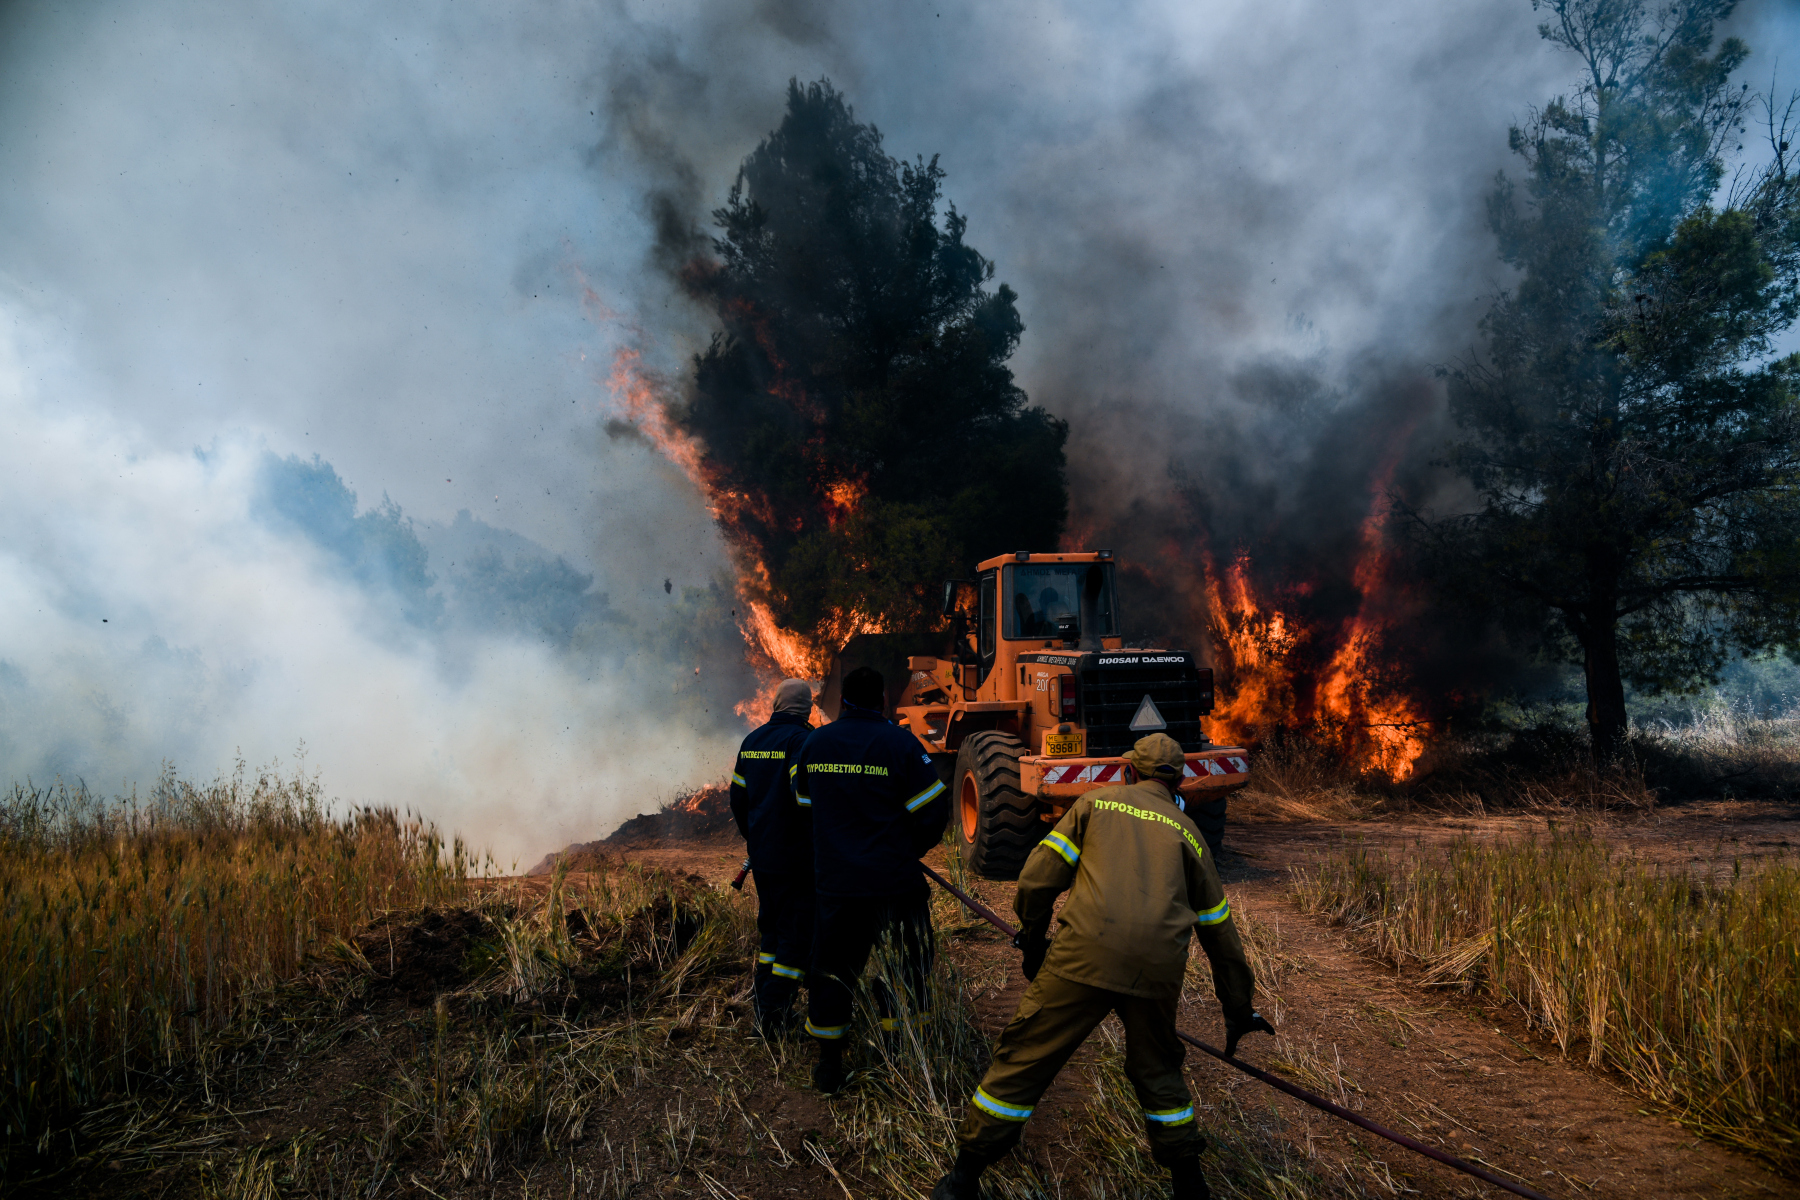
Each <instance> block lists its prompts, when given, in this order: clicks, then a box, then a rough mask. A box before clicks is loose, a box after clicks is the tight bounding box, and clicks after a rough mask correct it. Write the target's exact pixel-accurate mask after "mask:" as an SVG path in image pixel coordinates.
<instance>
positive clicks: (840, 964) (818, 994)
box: [806, 890, 936, 1041]
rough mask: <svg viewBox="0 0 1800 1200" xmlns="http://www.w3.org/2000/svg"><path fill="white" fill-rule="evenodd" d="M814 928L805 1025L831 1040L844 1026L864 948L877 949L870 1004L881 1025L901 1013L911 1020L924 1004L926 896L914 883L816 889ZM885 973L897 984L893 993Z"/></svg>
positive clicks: (929, 947) (931, 950) (923, 1014)
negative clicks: (858, 890)
mask: <svg viewBox="0 0 1800 1200" xmlns="http://www.w3.org/2000/svg"><path fill="white" fill-rule="evenodd" d="M818 920H819V932H818V937H817V939H816V940H815V941H814V943H813V970H812V981H811V983H810V984H809V985H808V989H807V992H808V999H807V1021H806V1032H808V1033H810V1034H812V1035H813V1036H814V1037H816V1038H819V1039H820V1040H822V1041H838V1040H840V1039H842V1038H843V1037H844V1035H845V1034H847V1033H849V1032H850V1014H851V1009H852V1008H853V1006H854V1004H855V997H856V981H857V980H859V979H861V978H862V973H863V967H864V966H865V965H867V963H868V961H869V951H870V950H875V951H876V954H877V963H876V978H875V987H874V992H875V1007H876V1010H877V1012H878V1013H879V1014H880V1017H881V1027H882V1028H883V1029H886V1030H894V1029H898V1028H899V1027H900V1021H901V1019H902V1018H901V1014H902V1013H910V1014H911V1015H912V1018H913V1019H914V1020H924V1019H925V1018H927V1017H929V1016H930V1015H931V1014H930V1012H929V1011H927V1009H926V1005H927V1004H928V1003H929V1001H928V999H927V995H928V993H927V992H926V984H927V982H928V980H929V979H930V977H931V964H932V961H933V959H934V957H935V954H936V947H935V945H934V944H933V942H932V935H931V903H930V897H929V896H928V895H927V894H926V893H925V892H924V891H923V890H920V891H918V892H916V893H914V892H909V893H906V894H904V895H900V896H820V897H819V916H818ZM890 980H892V981H893V982H895V983H898V984H899V986H900V988H901V989H902V990H903V991H904V992H905V996H904V997H897V996H896V995H895V994H894V989H893V987H892V986H891V985H890V982H889V981H890Z"/></svg>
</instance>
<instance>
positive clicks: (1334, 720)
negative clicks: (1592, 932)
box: [607, 348, 1429, 780]
mask: <svg viewBox="0 0 1800 1200" xmlns="http://www.w3.org/2000/svg"><path fill="white" fill-rule="evenodd" d="M607 385H608V389H609V391H610V392H611V394H612V399H613V405H614V407H615V409H616V410H617V412H618V415H619V416H621V417H623V418H624V419H625V420H627V421H629V422H631V423H632V424H633V425H635V426H636V428H637V429H638V430H639V431H640V432H641V433H642V434H643V436H644V437H645V438H646V439H648V440H649V442H650V443H651V444H652V445H654V446H655V447H656V448H657V450H658V451H660V452H661V453H662V455H663V456H664V457H665V458H667V459H668V461H669V462H670V463H671V464H673V465H674V466H675V467H677V468H678V469H679V470H680V471H681V472H682V473H683V474H684V475H685V476H686V477H687V478H688V480H689V481H690V482H692V484H693V485H694V486H695V488H697V489H698V490H699V492H700V494H701V496H702V497H703V498H704V500H705V503H706V505H707V509H708V511H709V512H710V513H711V514H712V516H713V517H714V519H715V520H719V521H721V522H722V523H726V524H729V519H730V518H731V517H732V516H734V515H735V514H738V513H745V512H749V513H754V512H755V511H756V507H757V505H758V504H759V498H758V497H756V496H753V495H748V494H745V493H742V492H739V491H735V490H732V489H729V488H726V487H723V486H721V484H720V481H719V480H717V479H715V478H713V477H711V476H710V475H709V473H708V471H707V469H706V458H705V454H704V451H703V448H702V446H701V445H700V443H699V442H698V441H697V440H696V439H695V438H693V437H692V436H691V435H689V434H687V433H686V432H684V431H683V430H681V429H680V428H679V427H678V426H676V425H675V424H674V423H673V422H672V421H671V420H670V419H669V416H668V410H667V408H666V406H665V403H664V396H665V395H666V394H667V392H666V383H665V381H663V380H660V379H658V378H657V377H656V376H655V375H654V374H652V373H651V372H649V371H648V370H646V369H645V367H644V365H643V362H642V360H641V358H640V356H639V354H638V352H637V351H636V350H634V349H630V348H626V349H621V350H619V351H617V352H616V353H615V355H614V357H613V363H612V373H611V375H610V377H609V378H608V381H607ZM1391 474H1392V467H1391V465H1390V466H1389V467H1388V468H1387V469H1386V470H1383V471H1380V472H1378V478H1377V480H1376V481H1375V486H1374V487H1373V488H1372V489H1371V491H1372V494H1373V495H1374V497H1375V499H1374V501H1373V503H1372V505H1371V511H1370V513H1369V515H1368V517H1367V518H1366V519H1365V520H1364V521H1363V523H1362V529H1361V547H1360V552H1359V555H1358V558H1357V561H1356V565H1355V570H1354V582H1355V586H1356V590H1357V592H1358V593H1359V595H1360V597H1361V599H1360V602H1359V604H1358V606H1357V609H1356V611H1355V612H1354V613H1353V614H1352V615H1350V616H1348V617H1346V618H1342V619H1338V620H1325V621H1322V620H1319V619H1317V618H1314V619H1311V620H1308V619H1307V618H1306V617H1305V616H1303V615H1302V613H1303V610H1304V609H1305V608H1306V605H1305V603H1304V601H1305V598H1306V596H1307V595H1308V593H1309V591H1310V588H1309V585H1308V584H1306V583H1304V582H1301V583H1295V584H1288V585H1286V586H1285V587H1274V588H1269V587H1263V588H1260V589H1259V587H1258V586H1257V584H1256V582H1255V578H1256V576H1255V572H1254V571H1253V570H1252V567H1253V565H1254V564H1253V563H1252V561H1251V558H1250V556H1249V555H1248V554H1247V553H1239V554H1237V555H1236V556H1234V557H1232V558H1229V559H1225V560H1220V559H1218V558H1215V556H1214V555H1213V554H1212V553H1211V551H1210V550H1209V549H1206V548H1204V547H1203V548H1202V549H1201V551H1200V552H1199V554H1198V555H1194V554H1191V553H1189V554H1179V553H1177V554H1173V555H1172V556H1171V557H1170V558H1169V559H1168V560H1167V561H1172V562H1184V563H1190V564H1191V563H1196V562H1197V564H1198V572H1197V575H1195V574H1192V572H1193V568H1192V567H1189V568H1188V570H1189V572H1190V577H1189V579H1188V580H1187V582H1186V590H1190V591H1193V592H1196V593H1197V595H1196V596H1195V597H1194V598H1195V599H1196V600H1198V602H1199V603H1198V604H1196V605H1194V607H1196V608H1198V609H1199V610H1200V612H1202V613H1203V614H1204V620H1205V622H1206V625H1207V627H1208V629H1207V631H1208V633H1209V634H1210V637H1211V643H1212V654H1213V662H1214V668H1215V672H1216V675H1217V678H1218V680H1219V684H1220V687H1219V691H1218V701H1217V705H1216V707H1215V709H1214V711H1213V716H1212V720H1211V730H1210V732H1211V736H1212V738H1213V740H1214V741H1216V742H1237V743H1242V742H1244V741H1253V740H1255V739H1256V738H1257V737H1258V736H1260V735H1262V734H1264V733H1266V732H1268V731H1270V730H1272V729H1275V728H1285V729H1289V730H1299V731H1303V732H1306V733H1308V734H1310V735H1311V736H1314V737H1316V738H1319V739H1321V740H1323V741H1326V742H1328V743H1330V744H1332V745H1333V746H1335V747H1336V748H1337V749H1338V750H1339V751H1340V752H1341V753H1342V754H1343V755H1344V756H1345V757H1346V759H1347V760H1348V761H1350V762H1351V763H1352V764H1354V765H1356V766H1358V767H1360V768H1361V769H1363V770H1365V771H1369V772H1371V773H1379V774H1382V775H1385V776H1387V777H1388V778H1390V779H1394V780H1403V779H1406V778H1408V777H1410V776H1411V775H1412V773H1413V771H1414V769H1415V767H1416V764H1417V762H1418V760H1419V757H1420V756H1421V755H1422V754H1423V753H1424V750H1425V735H1426V732H1427V729H1428V728H1429V722H1428V721H1427V720H1426V718H1425V716H1424V714H1423V712H1422V711H1421V706H1420V704H1419V703H1418V701H1417V700H1416V698H1414V697H1412V696H1411V695H1409V694H1407V692H1406V691H1405V689H1404V687H1403V686H1401V685H1398V684H1397V683H1396V681H1395V680H1393V679H1392V678H1391V675H1392V666H1391V664H1392V663H1393V662H1394V661H1395V656H1394V655H1393V654H1392V653H1391V651H1392V648H1393V640H1394V638H1395V635H1396V633H1397V624H1398V622H1397V616H1396V614H1395V612H1394V611H1393V606H1392V600H1393V597H1394V596H1395V595H1397V594H1399V593H1400V592H1401V591H1403V589H1402V588H1401V587H1400V586H1399V585H1398V583H1397V581H1396V580H1395V579H1394V578H1393V575H1394V572H1393V563H1392V558H1391V555H1390V554H1389V552H1388V551H1387V549H1386V548H1385V544H1384V541H1383V535H1382V527H1383V519H1384V518H1385V516H1386V507H1385V504H1384V502H1383V501H1382V500H1381V496H1382V495H1383V494H1384V493H1385V488H1386V483H1387V480H1388V478H1389V477H1390V476H1391ZM862 498H863V489H862V488H860V487H859V486H858V485H856V484H854V483H840V484H838V485H836V486H835V487H834V488H833V489H832V490H831V492H830V494H829V495H828V496H827V497H826V499H827V500H828V502H829V503H828V511H829V512H830V513H831V514H832V519H833V520H842V519H845V518H847V517H848V516H850V515H851V514H852V513H854V512H855V510H856V507H857V505H858V504H859V503H860V502H861V500H862ZM1083 528H1084V527H1083V526H1081V525H1079V524H1076V523H1072V524H1071V535H1070V536H1071V537H1076V536H1079V532H1078V531H1081V530H1083ZM1065 541H1067V539H1065ZM1068 544H1069V545H1070V546H1071V547H1073V546H1074V543H1073V542H1068ZM1079 548H1081V549H1089V548H1091V547H1089V546H1087V545H1085V544H1083V545H1082V546H1080V547H1079ZM732 550H733V561H734V564H735V568H736V571H737V575H738V578H737V580H736V583H737V590H738V594H739V596H740V597H741V599H742V607H741V608H740V609H739V610H738V611H739V614H740V615H739V617H738V629H739V631H740V632H741V633H742V635H743V638H744V645H745V653H746V656H747V658H748V660H749V662H750V664H751V666H752V668H753V669H754V670H755V672H756V675H757V678H758V680H759V686H758V688H757V690H756V692H755V694H753V695H751V696H748V697H746V698H744V699H743V700H741V701H739V702H738V704H737V705H736V706H735V707H736V711H737V713H738V714H739V715H740V716H742V717H743V718H744V719H745V721H746V722H747V723H748V724H749V725H751V726H754V725H757V724H759V723H761V722H762V721H764V720H766V719H767V717H768V713H769V711H770V707H771V705H772V703H773V700H774V692H775V688H776V686H777V685H778V684H779V683H780V681H781V680H782V679H784V678H799V679H808V680H814V681H817V680H822V679H823V678H824V677H825V675H826V674H827V673H828V672H829V670H830V669H831V662H832V658H833V656H834V655H835V653H836V651H837V650H838V648H839V647H841V646H843V645H844V644H845V643H846V642H847V641H848V640H849V639H850V638H851V637H853V636H854V635H856V634H859V633H875V632H880V626H879V624H878V623H877V622H876V621H874V620H873V619H871V618H870V617H868V616H867V615H865V614H861V613H856V612H833V613H831V614H829V615H828V617H827V618H826V620H825V621H823V622H822V623H821V624H820V626H819V627H818V628H817V629H814V630H812V631H810V632H808V633H804V634H803V633H797V632H795V631H793V630H789V629H784V628H782V627H781V626H780V625H779V624H777V623H776V621H775V618H774V615H773V613H772V611H771V608H770V606H769V604H768V602H767V597H768V596H769V593H770V581H769V572H768V567H767V565H766V564H765V563H763V562H760V561H757V560H756V559H755V558H754V557H753V556H752V555H751V554H750V552H749V550H748V549H747V548H746V547H743V546H734V547H733V548H732ZM814 719H815V720H818V719H820V718H819V713H818V712H817V711H816V710H815V713H814Z"/></svg>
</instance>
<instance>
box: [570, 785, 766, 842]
mask: <svg viewBox="0 0 1800 1200" xmlns="http://www.w3.org/2000/svg"><path fill="white" fill-rule="evenodd" d="M733 827H734V825H733V822H732V819H731V788H730V787H729V786H728V785H726V784H723V783H716V784H713V785H712V786H711V787H703V788H698V789H696V790H694V791H691V792H683V793H682V794H681V795H679V796H677V797H675V799H673V800H671V801H670V802H669V803H667V804H665V805H663V806H662V807H661V808H660V809H658V810H657V811H655V812H653V813H641V814H639V815H638V816H635V817H633V818H631V820H629V821H627V822H625V823H624V824H623V825H621V826H619V827H618V828H617V829H615V830H613V832H612V835H611V836H610V837H607V838H604V839H602V841H601V842H600V843H599V844H600V845H603V846H631V845H637V844H639V843H643V842H658V841H668V840H681V841H687V840H690V839H696V838H706V837H712V836H714V835H716V834H721V833H724V832H726V831H727V830H729V829H732V828H733Z"/></svg>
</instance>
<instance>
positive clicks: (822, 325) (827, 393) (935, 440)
mask: <svg viewBox="0 0 1800 1200" xmlns="http://www.w3.org/2000/svg"><path fill="white" fill-rule="evenodd" d="M943 178H944V173H943V171H942V170H940V169H939V167H938V165H937V160H936V159H935V158H934V159H932V160H931V161H930V162H925V161H924V160H922V159H921V160H918V161H915V162H911V163H905V162H899V161H897V160H895V159H893V158H890V157H889V156H888V155H887V154H886V153H885V152H884V151H883V149H882V144H881V134H880V132H879V131H878V130H877V129H876V128H875V127H874V126H872V125H866V124H862V123H859V122H858V121H856V120H855V118H854V114H853V113H852V111H851V110H850V108H849V107H848V106H846V105H845V103H844V101H843V98H842V97H841V96H840V95H839V94H838V93H837V92H835V91H834V90H833V89H832V88H831V86H830V84H828V83H823V82H821V83H815V84H809V85H807V86H806V87H801V86H800V85H799V84H798V83H792V82H790V84H789V87H788V108H787V114H786V116H785V117H784V119H783V120H782V123H781V126H780V128H778V129H777V130H775V132H773V133H772V134H770V135H769V137H768V138H766V139H765V140H764V141H763V142H762V144H761V145H759V146H758V147H757V148H756V150H755V151H754V152H753V153H752V154H751V155H750V156H749V157H748V158H746V159H745V160H744V163H743V166H742V169H741V170H740V172H739V175H738V180H737V183H736V184H735V186H734V187H733V188H732V191H731V195H730V198H729V199H728V201H727V203H726V205H725V207H723V208H721V209H719V210H718V211H717V212H715V213H714V214H713V215H714V219H715V221H716V222H717V226H718V228H719V230H720V233H719V236H718V237H717V238H715V239H714V240H713V243H712V244H713V248H714V250H715V252H716V254H717V258H716V260H715V261H710V262H704V263H696V264H692V265H690V267H689V268H688V270H687V273H686V277H685V278H686V282H687V284H688V286H689V288H690V290H691V291H692V293H693V294H694V295H695V296H696V297H698V298H700V299H701V300H702V301H704V302H705V303H706V304H707V305H708V306H709V307H711V308H712V309H713V310H714V311H715V312H716V314H717V316H718V319H719V321H720V323H721V325H722V326H723V332H721V333H720V334H719V335H717V336H716V337H715V338H714V340H713V342H712V344H711V346H709V347H708V348H707V350H706V351H705V352H704V353H703V354H700V355H699V356H697V358H696V360H695V372H694V380H693V389H692V393H691V396H690V399H689V402H688V404H687V407H686V408H685V410H684V411H683V412H682V413H681V414H679V419H680V422H681V424H682V426H683V427H684V428H685V429H686V430H687V431H688V432H690V433H691V434H693V435H695V436H696V437H698V438H699V439H700V441H701V442H702V444H703V445H704V447H705V457H704V463H703V469H704V471H705V472H706V474H707V477H708V480H709V482H710V484H711V485H712V487H713V490H714V491H715V493H716V494H719V495H722V496H724V497H726V498H727V500H726V502H725V503H723V504H721V505H720V511H721V514H722V515H721V520H722V523H723V524H724V526H725V528H726V532H727V534H728V535H729V536H730V537H731V538H732V539H733V540H734V541H736V542H737V543H738V544H739V545H740V546H742V547H744V548H745V549H746V550H747V551H749V552H750V554H751V555H752V557H753V558H754V559H756V560H757V561H760V562H762V563H764V564H766V565H767V567H768V569H769V579H768V584H769V594H768V596H767V597H765V599H767V600H768V601H769V602H770V604H771V606H772V608H773V611H774V612H775V615H776V617H777V619H778V620H779V621H781V623H782V624H784V625H786V626H787V627H789V628H792V629H796V630H801V631H812V630H814V629H816V628H818V627H819V626H820V624H821V622H823V621H824V620H825V619H826V617H827V616H828V614H830V613H831V612H832V611H833V610H839V611H845V610H854V611H858V612H861V613H863V614H865V615H867V616H871V617H874V618H875V619H876V620H878V621H879V622H881V623H882V624H883V625H884V626H885V627H887V628H889V629H903V628H922V627H925V626H929V625H930V624H931V623H932V621H933V616H932V614H933V610H934V603H933V602H934V600H935V599H936V595H937V588H938V585H939V584H940V583H941V581H942V580H943V578H944V577H945V575H946V574H957V573H961V572H963V571H966V570H967V569H968V567H969V566H970V565H972V564H973V562H975V561H976V560H978V559H979V558H982V557H985V556H989V555H992V554H996V553H1001V552H1004V551H1007V550H1016V549H1032V550H1043V549H1050V548H1051V547H1053V546H1054V545H1055V544H1056V541H1057V538H1058V536H1059V535H1060V534H1061V531H1062V526H1063V522H1064V520H1065V518H1066V515H1067V508H1068V497H1067V487H1066V484H1065V482H1064V458H1063V443H1064V441H1065V439H1066V437H1067V432H1068V431H1067V426H1066V425H1065V424H1064V423H1063V422H1061V421H1059V420H1057V419H1056V418H1054V417H1052V416H1050V415H1049V414H1048V413H1046V412H1045V411H1044V410H1043V409H1041V408H1033V407H1029V406H1028V405H1027V404H1026V398H1025V394H1024V393H1023V392H1022V391H1021V390H1020V389H1019V388H1018V387H1017V386H1015V385H1014V383H1013V379H1012V372H1011V371H1010V370H1009V369H1008V368H1007V366H1006V360H1007V359H1008V358H1009V357H1010V356H1011V354H1012V352H1013V350H1014V348H1015V347H1016V346H1017V345H1018V341H1019V337H1020V335H1021V334H1022V333H1023V332H1024V323H1023V321H1022V320H1021V319H1020V317H1019V312H1018V308H1017V306H1016V300H1017V296H1016V294H1015V293H1014V292H1013V291H1012V289H1011V288H1009V287H1007V286H1006V285H1005V284H1001V285H1000V286H999V287H998V288H997V289H994V290H992V291H989V290H988V289H987V287H986V285H987V284H988V283H989V281H991V280H992V278H993V274H994V268H993V264H992V263H990V262H989V261H988V260H987V259H985V258H983V257H982V256H981V254H980V253H978V252H977V251H976V250H975V249H974V248H973V247H971V246H968V245H966V244H965V243H964V241H963V233H964V229H965V227H966V225H967V220H966V218H965V217H963V216H962V215H961V214H960V213H958V212H957V211H956V209H955V207H954V206H952V207H951V208H950V210H949V213H948V215H947V216H945V217H944V218H943V219H942V221H941V223H940V221H939V217H938V203H939V199H940V185H941V182H942V180H943Z"/></svg>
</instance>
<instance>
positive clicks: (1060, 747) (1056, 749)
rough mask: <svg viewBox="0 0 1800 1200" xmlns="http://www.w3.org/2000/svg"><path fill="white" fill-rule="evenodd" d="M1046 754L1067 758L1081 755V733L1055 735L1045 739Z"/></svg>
mask: <svg viewBox="0 0 1800 1200" xmlns="http://www.w3.org/2000/svg"><path fill="white" fill-rule="evenodd" d="M1044 753H1045V754H1048V755H1051V756H1052V757H1066V756H1068V755H1071V754H1080V753H1081V735H1080V734H1079V733H1071V734H1055V733H1052V734H1050V735H1048V736H1047V737H1045V738H1044Z"/></svg>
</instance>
